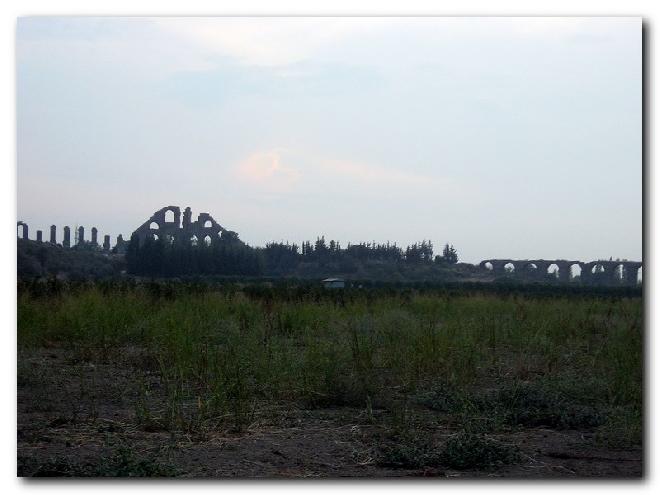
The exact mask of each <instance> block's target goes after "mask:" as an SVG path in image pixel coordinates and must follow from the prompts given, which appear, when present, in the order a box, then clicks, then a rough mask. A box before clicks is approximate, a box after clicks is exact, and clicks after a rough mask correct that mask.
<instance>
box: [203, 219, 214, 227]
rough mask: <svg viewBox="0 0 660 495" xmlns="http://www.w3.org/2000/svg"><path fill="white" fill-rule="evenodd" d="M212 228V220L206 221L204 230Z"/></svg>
mask: <svg viewBox="0 0 660 495" xmlns="http://www.w3.org/2000/svg"><path fill="white" fill-rule="evenodd" d="M211 227H213V222H212V221H211V220H206V221H205V222H204V228H205V229H210V228H211Z"/></svg>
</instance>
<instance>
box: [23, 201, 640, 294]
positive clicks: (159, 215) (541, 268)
mask: <svg viewBox="0 0 660 495" xmlns="http://www.w3.org/2000/svg"><path fill="white" fill-rule="evenodd" d="M16 227H17V229H21V237H22V238H23V239H28V238H29V237H28V234H29V227H28V225H27V224H26V223H25V222H22V221H19V222H18V223H17V225H16ZM63 231H64V237H63V239H62V244H61V245H62V246H63V247H65V248H73V247H75V246H72V244H71V229H70V227H69V226H65V227H64V229H63ZM56 234H57V227H56V226H55V225H51V226H50V240H49V242H50V243H51V244H57V239H56ZM133 235H136V236H137V237H138V240H139V242H140V244H142V243H144V242H145V241H146V240H147V239H154V240H156V239H161V238H162V239H163V240H165V241H166V242H170V243H177V244H178V243H191V244H193V245H195V244H197V243H200V242H205V243H206V244H213V243H214V242H216V241H217V240H218V239H220V238H222V239H231V240H236V241H238V242H240V241H239V240H238V234H237V233H236V232H233V231H231V230H227V229H225V228H224V227H223V226H222V225H220V224H219V223H218V222H216V221H215V219H214V218H213V217H212V216H211V215H210V214H208V213H200V214H199V215H198V216H197V220H196V221H194V222H193V221H192V212H191V210H190V207H187V208H186V209H185V210H184V211H183V215H182V214H181V208H179V207H178V206H165V207H163V208H161V209H160V210H158V211H156V212H155V213H154V214H153V215H151V217H150V218H149V219H148V220H147V221H146V222H144V223H143V224H142V225H140V226H139V227H138V228H137V229H136V230H135V231H134V232H133ZM36 240H37V242H43V233H42V231H41V230H37V235H36ZM86 245H90V246H92V247H93V248H96V249H99V250H101V251H103V252H110V251H111V249H112V251H113V252H116V253H118V254H124V253H125V252H126V248H127V245H128V242H126V241H125V240H124V239H123V238H122V236H121V234H120V235H118V236H117V242H116V243H115V246H114V247H113V248H111V247H110V236H109V235H105V236H104V237H103V245H102V246H99V244H98V230H97V229H96V227H92V229H91V240H90V241H89V242H86V241H85V229H84V227H82V226H81V227H79V228H78V235H77V243H76V246H86ZM477 266H478V267H479V268H480V269H481V272H482V273H490V274H492V275H494V276H495V277H498V278H510V279H514V280H521V281H551V280H556V281H558V282H561V283H570V282H574V281H579V282H580V283H582V284H588V285H594V284H603V285H628V286H635V285H637V284H638V277H639V271H640V269H642V268H643V263H642V262H641V261H628V260H622V261H620V260H616V261H612V260H609V261H607V260H598V261H588V262H583V261H578V260H563V259H560V260H545V259H533V260H514V259H487V260H483V261H482V262H480V263H478V264H477ZM553 266H554V267H556V270H554V271H551V270H550V268H552V267H553ZM575 267H578V268H579V270H580V274H579V275H578V276H573V274H572V272H573V268H575Z"/></svg>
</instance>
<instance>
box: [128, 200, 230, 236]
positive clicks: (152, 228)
mask: <svg viewBox="0 0 660 495" xmlns="http://www.w3.org/2000/svg"><path fill="white" fill-rule="evenodd" d="M133 235H137V237H138V239H139V241H140V244H142V243H144V242H145V241H146V240H147V239H154V240H157V239H163V240H165V241H166V242H170V243H172V244H180V243H191V244H193V245H196V244H197V243H201V242H204V243H206V244H213V243H214V242H216V241H217V240H218V239H220V238H221V237H222V238H223V239H232V240H238V234H237V233H236V232H233V231H231V230H227V229H225V228H224V227H223V226H222V225H220V224H219V223H218V222H216V221H215V219H214V218H213V217H212V216H211V215H210V214H208V213H200V214H199V215H198V216H197V220H196V221H194V222H193V221H192V211H191V210H190V207H187V208H186V209H185V210H184V211H183V216H182V215H181V208H179V207H178V206H165V207H163V208H161V209H160V210H158V211H157V212H155V213H154V214H153V215H151V218H149V220H147V221H146V222H144V223H143V224H142V225H140V226H139V227H138V228H137V229H136V230H135V232H133Z"/></svg>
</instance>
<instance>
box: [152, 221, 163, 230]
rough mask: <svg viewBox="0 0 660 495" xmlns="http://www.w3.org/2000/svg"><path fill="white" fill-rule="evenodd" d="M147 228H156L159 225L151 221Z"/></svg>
mask: <svg viewBox="0 0 660 495" xmlns="http://www.w3.org/2000/svg"><path fill="white" fill-rule="evenodd" d="M149 228H150V229H152V230H158V229H159V228H160V227H159V225H158V224H157V223H156V222H151V223H150V224H149Z"/></svg>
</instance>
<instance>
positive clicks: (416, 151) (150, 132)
mask: <svg viewBox="0 0 660 495" xmlns="http://www.w3.org/2000/svg"><path fill="white" fill-rule="evenodd" d="M641 48H642V46H641V20H640V19H639V18H619V19H612V18H593V19H590V18H534V19H529V18H527V19H526V18H483V19H480V18H401V19H397V18H198V19H194V18H182V19H178V18H160V19H147V18H89V17H88V18H52V17H33V18H22V19H20V20H19V22H18V26H17V43H16V52H17V116H18V127H17V140H18V143H17V152H18V173H17V177H18V220H23V221H25V222H27V223H28V224H29V225H30V229H31V233H30V235H31V237H32V238H34V236H35V231H36V229H42V230H43V231H44V236H45V237H47V235H48V234H47V232H48V228H49V226H50V225H51V224H56V225H57V226H58V229H59V230H60V231H59V232H58V240H60V239H61V227H62V226H64V225H70V226H72V227H73V226H75V225H84V226H85V227H86V229H87V231H89V229H91V227H92V226H96V227H97V228H98V229H99V233H100V234H101V235H103V234H106V233H108V234H111V235H112V237H113V239H114V237H115V236H116V235H117V234H119V233H121V234H123V235H124V237H129V236H130V233H131V232H132V231H133V230H134V229H135V228H137V227H138V226H139V225H140V224H142V223H143V222H144V221H145V220H146V219H147V218H148V217H149V216H150V215H151V214H152V213H153V212H154V211H155V210H157V209H159V208H161V207H163V206H166V205H179V206H181V207H182V208H183V207H186V206H190V207H191V208H192V210H193V217H196V215H197V214H198V213H199V212H209V213H211V215H213V216H214V218H215V219H216V220H217V221H218V222H219V223H220V224H221V225H223V226H224V227H225V228H228V229H230V230H235V231H237V232H238V233H239V235H240V237H241V239H243V240H244V241H246V242H248V243H250V244H252V245H263V244H265V243H266V242H267V241H270V240H289V241H295V242H298V243H300V241H301V240H306V239H308V240H314V239H315V238H316V237H317V235H325V236H326V239H330V238H333V239H337V240H339V241H341V242H342V244H343V245H346V244H347V242H349V241H350V242H358V241H372V240H376V241H386V240H390V241H396V242H397V243H399V244H401V245H404V246H405V245H406V244H408V243H412V242H414V241H416V240H422V239H430V240H432V241H433V243H434V245H435V247H436V252H438V253H439V252H441V248H442V245H443V244H444V243H445V242H450V243H453V244H454V245H455V246H456V248H457V249H458V252H459V255H460V257H461V259H462V260H464V261H468V262H476V261H479V260H481V259H485V258H496V257H500V258H504V257H506V258H521V259H522V258H571V259H579V260H593V259H597V258H609V257H610V256H612V257H614V258H617V257H619V258H627V259H641V255H642V76H641V74H642V56H641Z"/></svg>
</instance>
